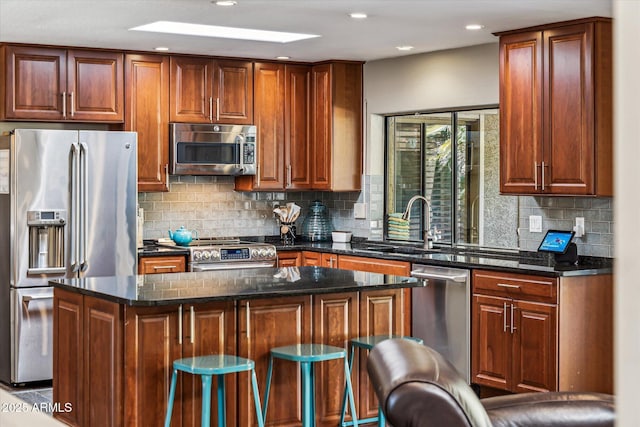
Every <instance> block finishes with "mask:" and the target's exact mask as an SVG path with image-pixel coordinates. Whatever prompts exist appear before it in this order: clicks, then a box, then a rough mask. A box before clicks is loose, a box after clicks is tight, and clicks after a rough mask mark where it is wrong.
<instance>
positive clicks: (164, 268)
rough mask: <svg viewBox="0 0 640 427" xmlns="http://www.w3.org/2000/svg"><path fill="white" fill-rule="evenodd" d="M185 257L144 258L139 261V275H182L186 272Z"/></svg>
mask: <svg viewBox="0 0 640 427" xmlns="http://www.w3.org/2000/svg"><path fill="white" fill-rule="evenodd" d="M186 265H187V261H186V257H185V256H162V257H142V258H140V259H139V261H138V274H154V273H181V272H184V271H186Z"/></svg>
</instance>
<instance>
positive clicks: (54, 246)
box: [27, 209, 67, 274]
mask: <svg viewBox="0 0 640 427" xmlns="http://www.w3.org/2000/svg"><path fill="white" fill-rule="evenodd" d="M66 216H67V212H66V211H65V210H61V209H57V210H37V211H28V212H27V225H28V226H29V270H28V271H27V272H28V274H55V273H64V272H65V270H66V268H65V265H64V253H65V252H64V251H65V238H64V236H65V226H66V225H67V219H66Z"/></svg>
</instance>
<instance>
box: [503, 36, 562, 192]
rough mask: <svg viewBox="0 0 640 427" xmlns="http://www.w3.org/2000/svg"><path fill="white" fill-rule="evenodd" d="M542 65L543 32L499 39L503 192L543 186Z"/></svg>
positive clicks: (525, 190)
mask: <svg viewBox="0 0 640 427" xmlns="http://www.w3.org/2000/svg"><path fill="white" fill-rule="evenodd" d="M542 66H543V58H542V33H540V32H539V31H536V32H528V33H520V34H513V35H508V36H503V37H501V38H500V191H501V192H502V193H515V194H518V193H535V192H539V191H540V190H541V189H542V186H541V179H542V176H541V175H542V171H541V169H542V161H543V102H542V85H543V69H542ZM571 158H573V156H571Z"/></svg>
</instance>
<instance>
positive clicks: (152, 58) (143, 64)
mask: <svg viewBox="0 0 640 427" xmlns="http://www.w3.org/2000/svg"><path fill="white" fill-rule="evenodd" d="M124 77H125V95H126V96H125V111H126V116H125V121H124V126H125V127H124V128H125V130H129V131H135V132H138V191H169V182H168V178H169V143H168V141H169V57H167V56H158V55H127V56H126V57H125V76H124Z"/></svg>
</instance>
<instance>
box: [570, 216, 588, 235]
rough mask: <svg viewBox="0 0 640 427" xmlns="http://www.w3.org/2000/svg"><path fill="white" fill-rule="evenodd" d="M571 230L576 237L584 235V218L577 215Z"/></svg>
mask: <svg viewBox="0 0 640 427" xmlns="http://www.w3.org/2000/svg"><path fill="white" fill-rule="evenodd" d="M573 231H575V233H576V234H575V236H576V237H582V236H584V233H585V231H584V218H583V217H581V216H579V217H576V225H575V226H574V227H573Z"/></svg>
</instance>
